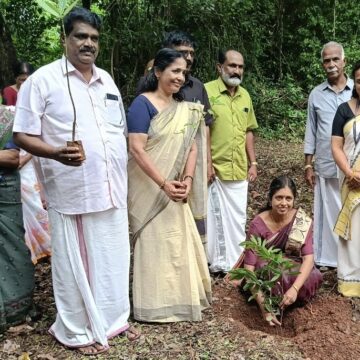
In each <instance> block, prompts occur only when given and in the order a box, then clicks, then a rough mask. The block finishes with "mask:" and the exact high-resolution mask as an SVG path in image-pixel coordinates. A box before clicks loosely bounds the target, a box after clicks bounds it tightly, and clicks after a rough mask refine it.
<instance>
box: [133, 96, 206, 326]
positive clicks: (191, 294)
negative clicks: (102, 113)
mask: <svg viewBox="0 0 360 360" xmlns="http://www.w3.org/2000/svg"><path fill="white" fill-rule="evenodd" d="M199 128H200V131H199ZM204 128H205V124H204V121H203V112H202V105H199V104H193V103H186V102H182V103H175V102H174V103H173V104H172V105H171V106H170V107H169V108H167V109H166V110H164V111H162V112H161V113H159V114H157V115H156V116H155V117H154V118H153V119H152V121H151V125H150V129H149V132H148V141H147V144H146V148H145V151H146V152H147V154H148V155H149V156H150V158H151V159H152V161H153V163H154V164H155V166H156V167H157V168H158V169H159V170H160V172H161V174H162V175H163V176H164V177H166V178H167V179H169V180H170V179H179V178H181V176H182V175H183V174H182V172H183V169H184V166H185V164H186V160H187V157H188V154H189V151H190V148H191V145H192V143H193V141H194V139H195V137H196V136H199V135H201V134H204V131H205V130H204ZM201 162H202V161H198V166H201V169H200V171H197V172H196V173H195V176H194V180H195V178H196V177H200V176H201V174H204V175H206V172H205V171H204V170H203V169H202V167H203V166H205V165H206V163H201ZM199 163H200V164H199ZM198 170H199V169H198ZM128 173H129V196H128V201H129V215H130V228H131V231H132V232H133V234H134V236H133V240H134V241H136V242H135V248H134V276H133V302H134V318H135V319H137V320H141V321H149V322H174V321H196V320H201V310H202V309H204V308H206V307H207V306H209V303H210V301H211V281H210V276H209V271H208V268H207V262H206V256H205V252H204V248H203V245H202V242H201V239H200V235H199V233H198V230H197V228H196V225H195V222H194V218H193V214H192V212H191V209H190V206H189V204H188V203H183V202H173V201H171V200H170V199H169V198H168V197H167V195H166V194H165V192H164V191H162V190H160V189H159V187H158V186H157V185H156V184H155V183H154V182H153V181H152V180H151V179H150V178H149V177H148V176H147V175H146V174H144V172H143V171H142V170H141V169H140V167H139V166H138V165H137V163H136V162H135V160H134V158H132V157H130V159H129V165H128ZM197 180H198V182H199V184H201V182H202V181H203V180H202V179H197ZM205 188H206V187H205ZM192 189H193V190H196V186H195V188H194V187H193V188H192ZM201 190H202V189H201ZM202 191H203V190H202ZM203 201H204V199H203Z"/></svg>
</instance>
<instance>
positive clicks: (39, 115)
mask: <svg viewBox="0 0 360 360" xmlns="http://www.w3.org/2000/svg"><path fill="white" fill-rule="evenodd" d="M68 72H69V79H70V88H71V93H72V96H73V99H74V101H75V107H76V116H77V126H76V138H75V140H81V141H82V143H83V147H84V150H85V155H86V160H85V161H84V162H83V164H82V165H81V166H79V167H73V166H67V165H63V164H61V163H60V162H58V161H55V160H51V159H46V158H38V159H37V161H38V173H39V178H40V180H41V182H42V183H43V185H44V189H45V194H46V198H47V201H48V206H49V207H50V208H53V209H55V210H56V211H58V212H61V213H64V214H82V213H91V212H97V211H103V210H107V209H110V208H126V206H127V204H126V201H127V151H126V140H125V136H124V131H125V113H124V108H123V103H122V99H121V96H120V92H119V90H118V88H117V87H116V85H115V83H114V81H113V80H112V78H111V77H110V75H109V74H108V73H107V72H106V71H104V70H102V69H99V68H97V67H96V66H95V65H93V75H92V78H91V80H90V82H89V83H88V82H87V81H86V80H85V79H84V78H83V76H82V74H81V73H80V72H79V71H78V70H76V69H75V68H74V66H73V65H72V64H71V63H70V62H68ZM16 105H17V106H16V115H15V122H14V129H13V131H14V132H22V133H26V134H31V135H38V136H39V137H40V138H41V139H42V140H43V141H44V142H45V143H47V144H49V145H52V146H55V147H58V146H65V145H66V141H69V140H71V136H72V135H71V134H72V124H73V109H72V105H71V101H70V96H69V92H68V88H67V80H66V68H65V57H64V56H63V57H62V59H59V60H57V61H54V62H53V63H51V64H48V65H46V66H43V67H42V68H40V69H39V70H37V71H36V72H35V73H34V74H32V75H31V76H30V77H29V78H28V79H27V80H26V81H25V82H24V84H23V85H22V86H21V89H20V92H19V94H18V100H17V104H16Z"/></svg>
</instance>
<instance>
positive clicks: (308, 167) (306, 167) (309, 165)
mask: <svg viewBox="0 0 360 360" xmlns="http://www.w3.org/2000/svg"><path fill="white" fill-rule="evenodd" d="M312 167H313V166H312V165H311V164H307V165H305V167H304V170H307V169H312Z"/></svg>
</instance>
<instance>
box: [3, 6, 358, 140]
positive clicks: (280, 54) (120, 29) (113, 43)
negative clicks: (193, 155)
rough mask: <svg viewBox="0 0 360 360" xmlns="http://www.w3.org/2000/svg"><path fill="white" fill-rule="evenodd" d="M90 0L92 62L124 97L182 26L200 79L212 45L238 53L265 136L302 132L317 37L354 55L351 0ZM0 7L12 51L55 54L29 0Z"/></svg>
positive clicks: (30, 56)
mask: <svg viewBox="0 0 360 360" xmlns="http://www.w3.org/2000/svg"><path fill="white" fill-rule="evenodd" d="M88 2H89V1H87V3H88ZM91 4H92V8H93V9H94V8H96V10H97V11H98V12H100V13H101V14H102V16H103V19H104V29H103V32H102V38H101V47H102V51H101V54H100V57H99V59H98V64H99V65H100V66H102V67H104V68H106V69H107V70H109V71H111V69H112V70H113V71H112V73H113V76H114V79H115V81H116V83H117V84H118V85H119V87H120V88H121V91H122V93H123V96H124V99H125V102H126V103H129V102H130V101H131V99H132V98H133V96H134V89H135V85H136V82H137V80H138V79H139V77H140V75H141V74H142V73H143V71H144V67H145V64H146V63H147V61H148V60H150V59H151V58H153V56H154V54H155V53H156V51H157V49H158V48H159V46H160V44H161V40H162V38H163V35H164V33H165V32H166V31H170V30H174V29H182V30H185V31H188V32H189V33H191V34H192V35H194V37H195V38H196V41H197V48H196V58H197V59H196V67H195V68H194V73H195V75H196V76H197V77H199V78H200V79H201V80H202V81H204V82H206V81H209V80H212V79H214V78H215V77H216V76H217V75H216V72H215V64H216V57H217V50H218V48H220V47H233V48H235V49H238V50H239V51H241V52H242V53H243V55H244V58H245V64H246V69H245V79H244V87H245V88H247V89H248V90H249V92H250V93H251V95H252V98H253V101H254V106H255V111H256V114H257V118H258V121H259V124H260V126H261V130H260V132H261V133H262V134H263V135H265V136H268V137H274V136H276V137H279V136H280V137H281V136H283V137H287V138H288V137H289V136H290V137H291V138H297V137H301V136H302V134H303V130H304V123H305V117H306V100H307V96H308V93H309V91H310V89H311V88H313V87H314V86H315V85H317V84H318V83H320V82H321V81H322V80H323V79H324V74H323V71H322V68H321V63H320V50H321V47H322V45H323V44H324V43H326V42H328V41H331V40H335V41H339V42H341V43H343V45H344V47H345V52H346V55H347V59H348V63H349V64H353V63H354V62H355V60H357V59H360V48H359V46H358V40H359V30H360V22H359V21H358V19H359V16H360V7H359V6H358V4H357V3H356V2H354V1H351V0H344V1H338V0H330V1H329V0H315V1H314V0H298V1H295V0H287V1H285V0H273V1H270V0H263V1H254V0H221V1H218V0H93V1H91ZM0 10H1V11H3V12H4V14H5V16H4V17H5V20H6V22H7V24H8V26H9V28H10V30H11V31H10V32H11V34H12V36H13V41H14V44H15V46H16V48H17V51H18V57H19V58H21V59H26V60H29V61H32V62H34V63H35V65H37V66H40V65H42V64H44V63H46V62H49V61H51V60H53V59H54V58H57V57H58V56H59V53H60V52H61V48H60V44H59V41H58V33H59V29H58V27H55V26H54V25H55V24H54V22H53V20H51V19H49V18H46V17H45V16H44V15H43V13H42V12H41V9H39V8H38V7H37V6H36V4H35V1H34V0H17V1H11V0H2V2H1V5H0ZM45 29H46V30H45Z"/></svg>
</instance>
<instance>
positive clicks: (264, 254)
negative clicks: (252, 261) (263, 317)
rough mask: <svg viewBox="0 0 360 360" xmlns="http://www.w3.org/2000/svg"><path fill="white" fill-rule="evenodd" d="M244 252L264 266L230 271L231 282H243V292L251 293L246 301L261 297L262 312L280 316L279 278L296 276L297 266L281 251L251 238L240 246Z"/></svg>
mask: <svg viewBox="0 0 360 360" xmlns="http://www.w3.org/2000/svg"><path fill="white" fill-rule="evenodd" d="M240 245H241V246H243V247H244V248H245V249H246V250H248V249H250V250H253V251H254V252H255V254H256V255H257V256H258V257H259V258H260V259H261V260H263V261H264V265H263V266H262V267H260V268H258V269H255V270H254V271H250V270H248V269H244V268H239V269H234V270H231V271H230V279H231V280H245V281H246V283H245V285H244V287H243V289H244V290H248V291H250V292H251V296H250V297H249V299H248V301H251V300H253V299H256V297H257V295H258V294H259V293H261V294H262V295H263V299H264V302H263V306H264V310H265V311H266V312H268V313H270V314H274V315H282V312H281V310H280V306H279V305H280V303H281V300H282V298H283V295H284V291H283V289H282V285H281V276H282V275H283V274H287V275H297V274H298V272H297V271H294V267H297V264H296V263H294V262H293V261H291V260H289V259H287V258H286V257H285V256H284V255H283V253H282V251H281V249H278V248H274V247H273V246H270V247H268V246H267V240H262V239H261V238H259V237H256V236H251V238H250V240H247V241H244V242H242V243H241V244H240ZM275 287H277V288H279V289H280V293H275V292H274V289H275Z"/></svg>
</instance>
